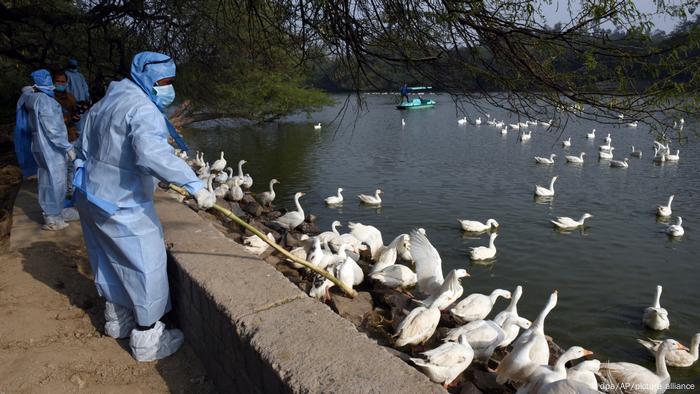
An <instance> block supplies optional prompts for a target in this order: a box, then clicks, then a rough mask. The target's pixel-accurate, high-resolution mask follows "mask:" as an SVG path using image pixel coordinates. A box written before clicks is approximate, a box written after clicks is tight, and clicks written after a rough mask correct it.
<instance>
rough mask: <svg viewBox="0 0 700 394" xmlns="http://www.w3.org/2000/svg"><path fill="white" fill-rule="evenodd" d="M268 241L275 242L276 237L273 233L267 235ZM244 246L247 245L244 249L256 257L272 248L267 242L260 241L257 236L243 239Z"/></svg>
mask: <svg viewBox="0 0 700 394" xmlns="http://www.w3.org/2000/svg"><path fill="white" fill-rule="evenodd" d="M267 239H269V240H270V241H272V242H275V237H273V236H272V233H267ZM243 245H245V246H244V247H245V248H246V250H247V251H249V252H250V253H252V254H254V255H261V254H263V252H265V251H266V250H267V249H268V248H271V246H270V245H268V244H267V242H265V241H263V240H262V239H260V238H259V237H258V236H257V235H251V236H250V237H245V238H243Z"/></svg>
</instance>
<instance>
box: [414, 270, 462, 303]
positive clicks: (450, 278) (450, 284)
mask: <svg viewBox="0 0 700 394" xmlns="http://www.w3.org/2000/svg"><path fill="white" fill-rule="evenodd" d="M468 277H469V274H468V273H467V270H465V269H461V268H460V269H454V270H452V271H450V272H449V273H448V274H447V276H446V277H445V281H444V282H442V285H441V286H440V288H439V289H438V290H437V291H436V292H434V293H433V294H432V295H431V296H430V297H428V298H426V299H425V300H422V301H418V302H419V303H420V304H423V305H433V304H435V305H437V307H438V309H440V310H441V311H443V310H445V309H447V307H449V306H450V305H452V303H453V302H455V301H457V300H458V299H459V297H461V296H462V293H463V292H464V288H463V287H462V283H461V281H460V280H461V279H462V278H468ZM437 299H440V300H441V302H439V303H435V300H437Z"/></svg>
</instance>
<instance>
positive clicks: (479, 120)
mask: <svg viewBox="0 0 700 394" xmlns="http://www.w3.org/2000/svg"><path fill="white" fill-rule="evenodd" d="M474 124H475V125H477V126H478V125H480V124H481V116H480V117H478V118H476V119H475V120H474Z"/></svg>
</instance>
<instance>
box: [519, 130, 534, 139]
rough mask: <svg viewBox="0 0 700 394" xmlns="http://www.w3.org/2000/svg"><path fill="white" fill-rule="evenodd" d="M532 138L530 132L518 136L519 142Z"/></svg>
mask: <svg viewBox="0 0 700 394" xmlns="http://www.w3.org/2000/svg"><path fill="white" fill-rule="evenodd" d="M530 138H532V131H528V132H527V133H526V132H523V133H522V134H520V141H529V140H530Z"/></svg>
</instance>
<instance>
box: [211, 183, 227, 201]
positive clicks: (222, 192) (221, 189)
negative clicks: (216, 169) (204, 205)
mask: <svg viewBox="0 0 700 394" xmlns="http://www.w3.org/2000/svg"><path fill="white" fill-rule="evenodd" d="M227 194H228V185H227V184H225V183H222V184H221V185H219V186H217V187H216V189H214V195H215V196H216V197H218V198H224V197H225V196H226V195H227Z"/></svg>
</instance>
